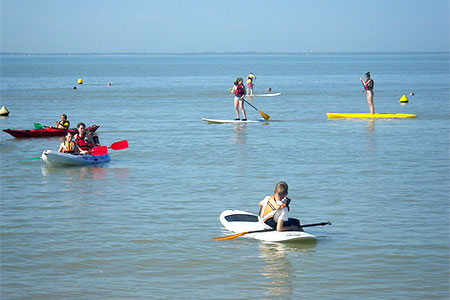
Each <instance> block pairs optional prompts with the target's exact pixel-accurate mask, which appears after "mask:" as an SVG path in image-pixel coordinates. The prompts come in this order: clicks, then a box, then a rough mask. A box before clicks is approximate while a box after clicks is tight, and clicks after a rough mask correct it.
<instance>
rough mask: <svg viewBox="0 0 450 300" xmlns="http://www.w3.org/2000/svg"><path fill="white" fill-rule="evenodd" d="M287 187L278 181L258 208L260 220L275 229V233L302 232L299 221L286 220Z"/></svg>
mask: <svg viewBox="0 0 450 300" xmlns="http://www.w3.org/2000/svg"><path fill="white" fill-rule="evenodd" d="M287 195H288V185H287V183H286V182H284V181H280V182H278V183H277V185H276V186H275V189H274V190H273V195H272V196H266V197H265V198H264V199H263V200H262V201H261V202H259V206H260V207H261V209H260V211H259V217H260V220H261V221H263V222H264V223H266V224H267V225H269V226H270V227H272V228H273V229H276V230H277V231H287V230H302V228H301V226H300V221H299V220H297V219H292V218H288V212H289V203H290V202H291V199H289V198H288V197H287Z"/></svg>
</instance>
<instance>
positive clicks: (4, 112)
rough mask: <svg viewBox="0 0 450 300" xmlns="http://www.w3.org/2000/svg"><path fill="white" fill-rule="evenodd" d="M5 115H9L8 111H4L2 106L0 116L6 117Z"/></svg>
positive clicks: (4, 108)
mask: <svg viewBox="0 0 450 300" xmlns="http://www.w3.org/2000/svg"><path fill="white" fill-rule="evenodd" d="M7 115H9V111H8V110H7V109H6V107H5V106H2V108H1V109H0V116H4V117H6V116H7Z"/></svg>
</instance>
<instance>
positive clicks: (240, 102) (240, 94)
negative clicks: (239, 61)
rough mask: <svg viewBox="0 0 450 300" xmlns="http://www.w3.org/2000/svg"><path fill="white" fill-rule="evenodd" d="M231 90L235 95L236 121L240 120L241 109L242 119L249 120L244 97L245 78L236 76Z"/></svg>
mask: <svg viewBox="0 0 450 300" xmlns="http://www.w3.org/2000/svg"><path fill="white" fill-rule="evenodd" d="M231 92H232V93H233V95H234V111H235V112H236V119H234V120H236V121H238V120H240V116H239V109H240V110H241V112H242V117H243V119H242V121H247V114H246V113H245V109H244V97H245V87H244V79H242V77H238V78H236V80H235V81H234V86H233V88H232V89H231Z"/></svg>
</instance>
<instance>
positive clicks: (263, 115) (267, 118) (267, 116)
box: [258, 110, 270, 121]
mask: <svg viewBox="0 0 450 300" xmlns="http://www.w3.org/2000/svg"><path fill="white" fill-rule="evenodd" d="M258 112H259V113H260V115H261V117H263V118H264V120H266V121H269V119H270V116H269V115H268V114H266V113H263V112H262V111H260V110H258Z"/></svg>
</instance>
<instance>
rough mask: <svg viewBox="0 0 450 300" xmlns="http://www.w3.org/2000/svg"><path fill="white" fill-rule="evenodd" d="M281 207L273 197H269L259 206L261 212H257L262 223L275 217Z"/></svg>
mask: <svg viewBox="0 0 450 300" xmlns="http://www.w3.org/2000/svg"><path fill="white" fill-rule="evenodd" d="M268 197H269V196H268ZM281 206H282V205H278V204H277V201H276V200H275V197H273V196H271V197H269V199H268V200H267V202H266V203H264V204H263V206H261V210H260V211H259V216H260V217H261V219H262V221H263V222H265V221H267V220H268V219H270V218H273V216H274V215H275V213H276V212H277V210H278V209H279V208H281Z"/></svg>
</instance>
